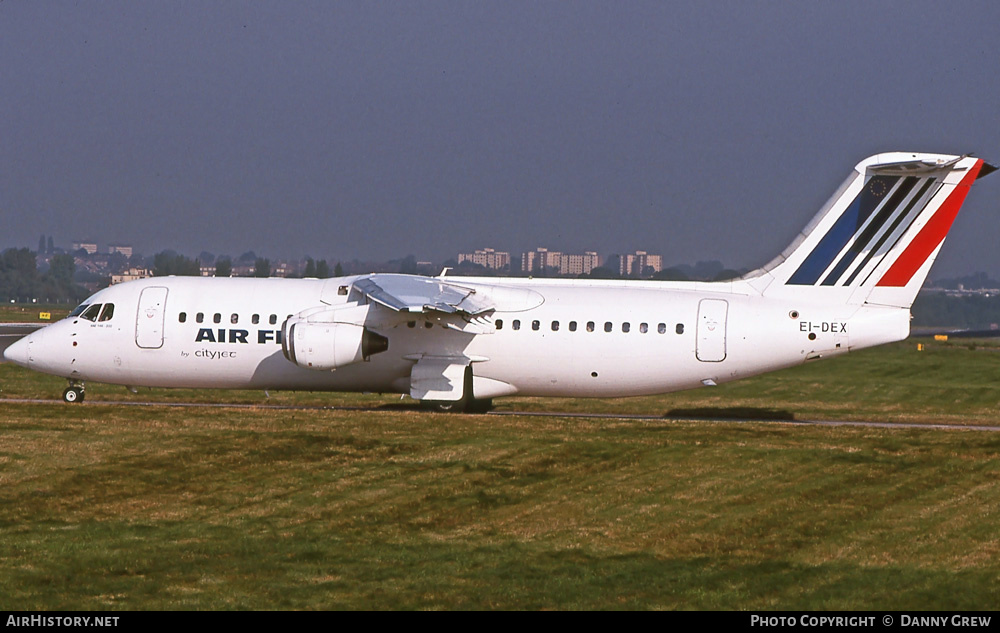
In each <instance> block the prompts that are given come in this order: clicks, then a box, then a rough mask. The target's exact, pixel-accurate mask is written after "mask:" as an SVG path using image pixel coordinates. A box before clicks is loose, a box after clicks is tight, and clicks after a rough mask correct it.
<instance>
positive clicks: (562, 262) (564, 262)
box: [521, 248, 601, 275]
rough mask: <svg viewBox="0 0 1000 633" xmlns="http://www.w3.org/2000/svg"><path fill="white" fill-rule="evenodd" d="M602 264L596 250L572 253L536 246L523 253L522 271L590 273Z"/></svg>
mask: <svg viewBox="0 0 1000 633" xmlns="http://www.w3.org/2000/svg"><path fill="white" fill-rule="evenodd" d="M600 265H601V258H600V257H598V255H597V253H595V252H594V251H587V252H585V253H584V254H582V255H572V254H568V253H560V252H557V251H550V250H549V249H547V248H536V249H535V250H533V251H529V252H527V253H523V254H522V255H521V271H522V272H526V273H532V274H542V273H543V272H545V273H548V274H557V275H582V274H589V273H590V272H591V271H592V270H594V269H595V268H597V267H598V266H600Z"/></svg>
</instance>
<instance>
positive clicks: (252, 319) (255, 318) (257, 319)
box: [250, 314, 260, 325]
mask: <svg viewBox="0 0 1000 633" xmlns="http://www.w3.org/2000/svg"><path fill="white" fill-rule="evenodd" d="M250 322H251V323H253V324H254V325H257V324H258V323H260V315H259V314H255V315H253V316H252V317H250Z"/></svg>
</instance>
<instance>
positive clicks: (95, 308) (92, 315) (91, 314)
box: [80, 303, 101, 321]
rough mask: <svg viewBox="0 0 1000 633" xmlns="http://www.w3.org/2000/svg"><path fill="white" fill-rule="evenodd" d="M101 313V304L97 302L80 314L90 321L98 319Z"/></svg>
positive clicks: (82, 317)
mask: <svg viewBox="0 0 1000 633" xmlns="http://www.w3.org/2000/svg"><path fill="white" fill-rule="evenodd" d="M100 313H101V304H100V303H95V304H94V305H92V306H90V307H89V308H87V309H86V310H85V311H84V313H83V314H81V315H80V318H81V319H87V320H88V321H96V320H97V315H99V314H100Z"/></svg>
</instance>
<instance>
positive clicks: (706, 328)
mask: <svg viewBox="0 0 1000 633" xmlns="http://www.w3.org/2000/svg"><path fill="white" fill-rule="evenodd" d="M728 312H729V302H728V301H725V300H723V299H702V300H701V302H700V303H699V304H698V342H697V347H696V348H695V356H697V358H698V360H700V361H703V362H706V363H718V362H721V361H724V360H726V315H727V314H728Z"/></svg>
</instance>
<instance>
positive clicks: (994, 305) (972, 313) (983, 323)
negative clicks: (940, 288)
mask: <svg viewBox="0 0 1000 633" xmlns="http://www.w3.org/2000/svg"><path fill="white" fill-rule="evenodd" d="M910 312H912V313H913V321H912V325H913V326H914V327H940V328H954V329H959V330H988V329H990V328H991V327H992V326H993V325H994V324H1000V295H992V296H987V295H968V296H961V297H955V296H949V295H947V294H945V293H943V292H921V293H920V294H918V295H917V300H916V301H914V302H913V308H911V310H910Z"/></svg>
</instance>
